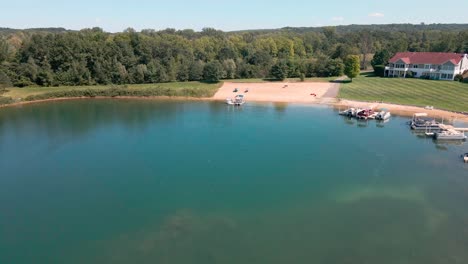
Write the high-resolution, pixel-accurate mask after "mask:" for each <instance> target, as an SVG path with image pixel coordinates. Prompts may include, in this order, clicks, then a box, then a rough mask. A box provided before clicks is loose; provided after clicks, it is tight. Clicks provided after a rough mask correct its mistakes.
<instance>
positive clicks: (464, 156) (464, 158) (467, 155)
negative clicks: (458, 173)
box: [462, 153, 468, 163]
mask: <svg viewBox="0 0 468 264" xmlns="http://www.w3.org/2000/svg"><path fill="white" fill-rule="evenodd" d="M462 158H463V161H464V162H465V163H468V153H465V154H464V155H462Z"/></svg>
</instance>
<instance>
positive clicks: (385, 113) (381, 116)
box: [375, 111, 392, 120]
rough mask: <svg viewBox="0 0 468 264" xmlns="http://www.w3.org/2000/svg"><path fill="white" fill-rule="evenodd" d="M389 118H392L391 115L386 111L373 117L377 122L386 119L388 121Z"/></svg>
mask: <svg viewBox="0 0 468 264" xmlns="http://www.w3.org/2000/svg"><path fill="white" fill-rule="evenodd" d="M391 116H392V115H391V113H390V112H388V111H380V112H379V113H377V115H376V116H375V119H377V120H388V119H390V117H391Z"/></svg>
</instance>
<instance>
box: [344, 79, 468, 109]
mask: <svg viewBox="0 0 468 264" xmlns="http://www.w3.org/2000/svg"><path fill="white" fill-rule="evenodd" d="M338 97H339V98H342V99H349V100H357V101H369V102H374V101H383V102H384V103H394V104H404V105H415V106H427V105H431V106H434V107H436V108H439V109H445V110H452V111H463V112H468V84H465V83H460V82H451V81H431V80H421V79H401V78H380V77H374V76H372V75H371V74H361V76H359V77H358V78H355V79H354V80H353V82H351V83H344V84H342V85H341V89H340V93H339V95H338Z"/></svg>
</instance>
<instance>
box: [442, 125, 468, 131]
mask: <svg viewBox="0 0 468 264" xmlns="http://www.w3.org/2000/svg"><path fill="white" fill-rule="evenodd" d="M440 128H442V129H443V130H455V131H458V132H468V127H454V126H450V125H440Z"/></svg>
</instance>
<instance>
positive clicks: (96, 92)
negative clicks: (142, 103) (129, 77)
mask: <svg viewBox="0 0 468 264" xmlns="http://www.w3.org/2000/svg"><path fill="white" fill-rule="evenodd" d="M215 92H216V89H210V88H178V89H175V88H165V87H160V86H155V87H152V88H146V89H128V87H127V86H112V87H110V88H108V89H85V90H58V91H54V92H49V93H44V94H38V95H30V96H28V97H26V98H25V99H24V100H25V101H37V100H46V99H53V98H65V97H72V98H73V97H91V98H93V97H122V96H131V97H153V96H178V97H198V98H201V97H211V96H213V95H214V93H215Z"/></svg>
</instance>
